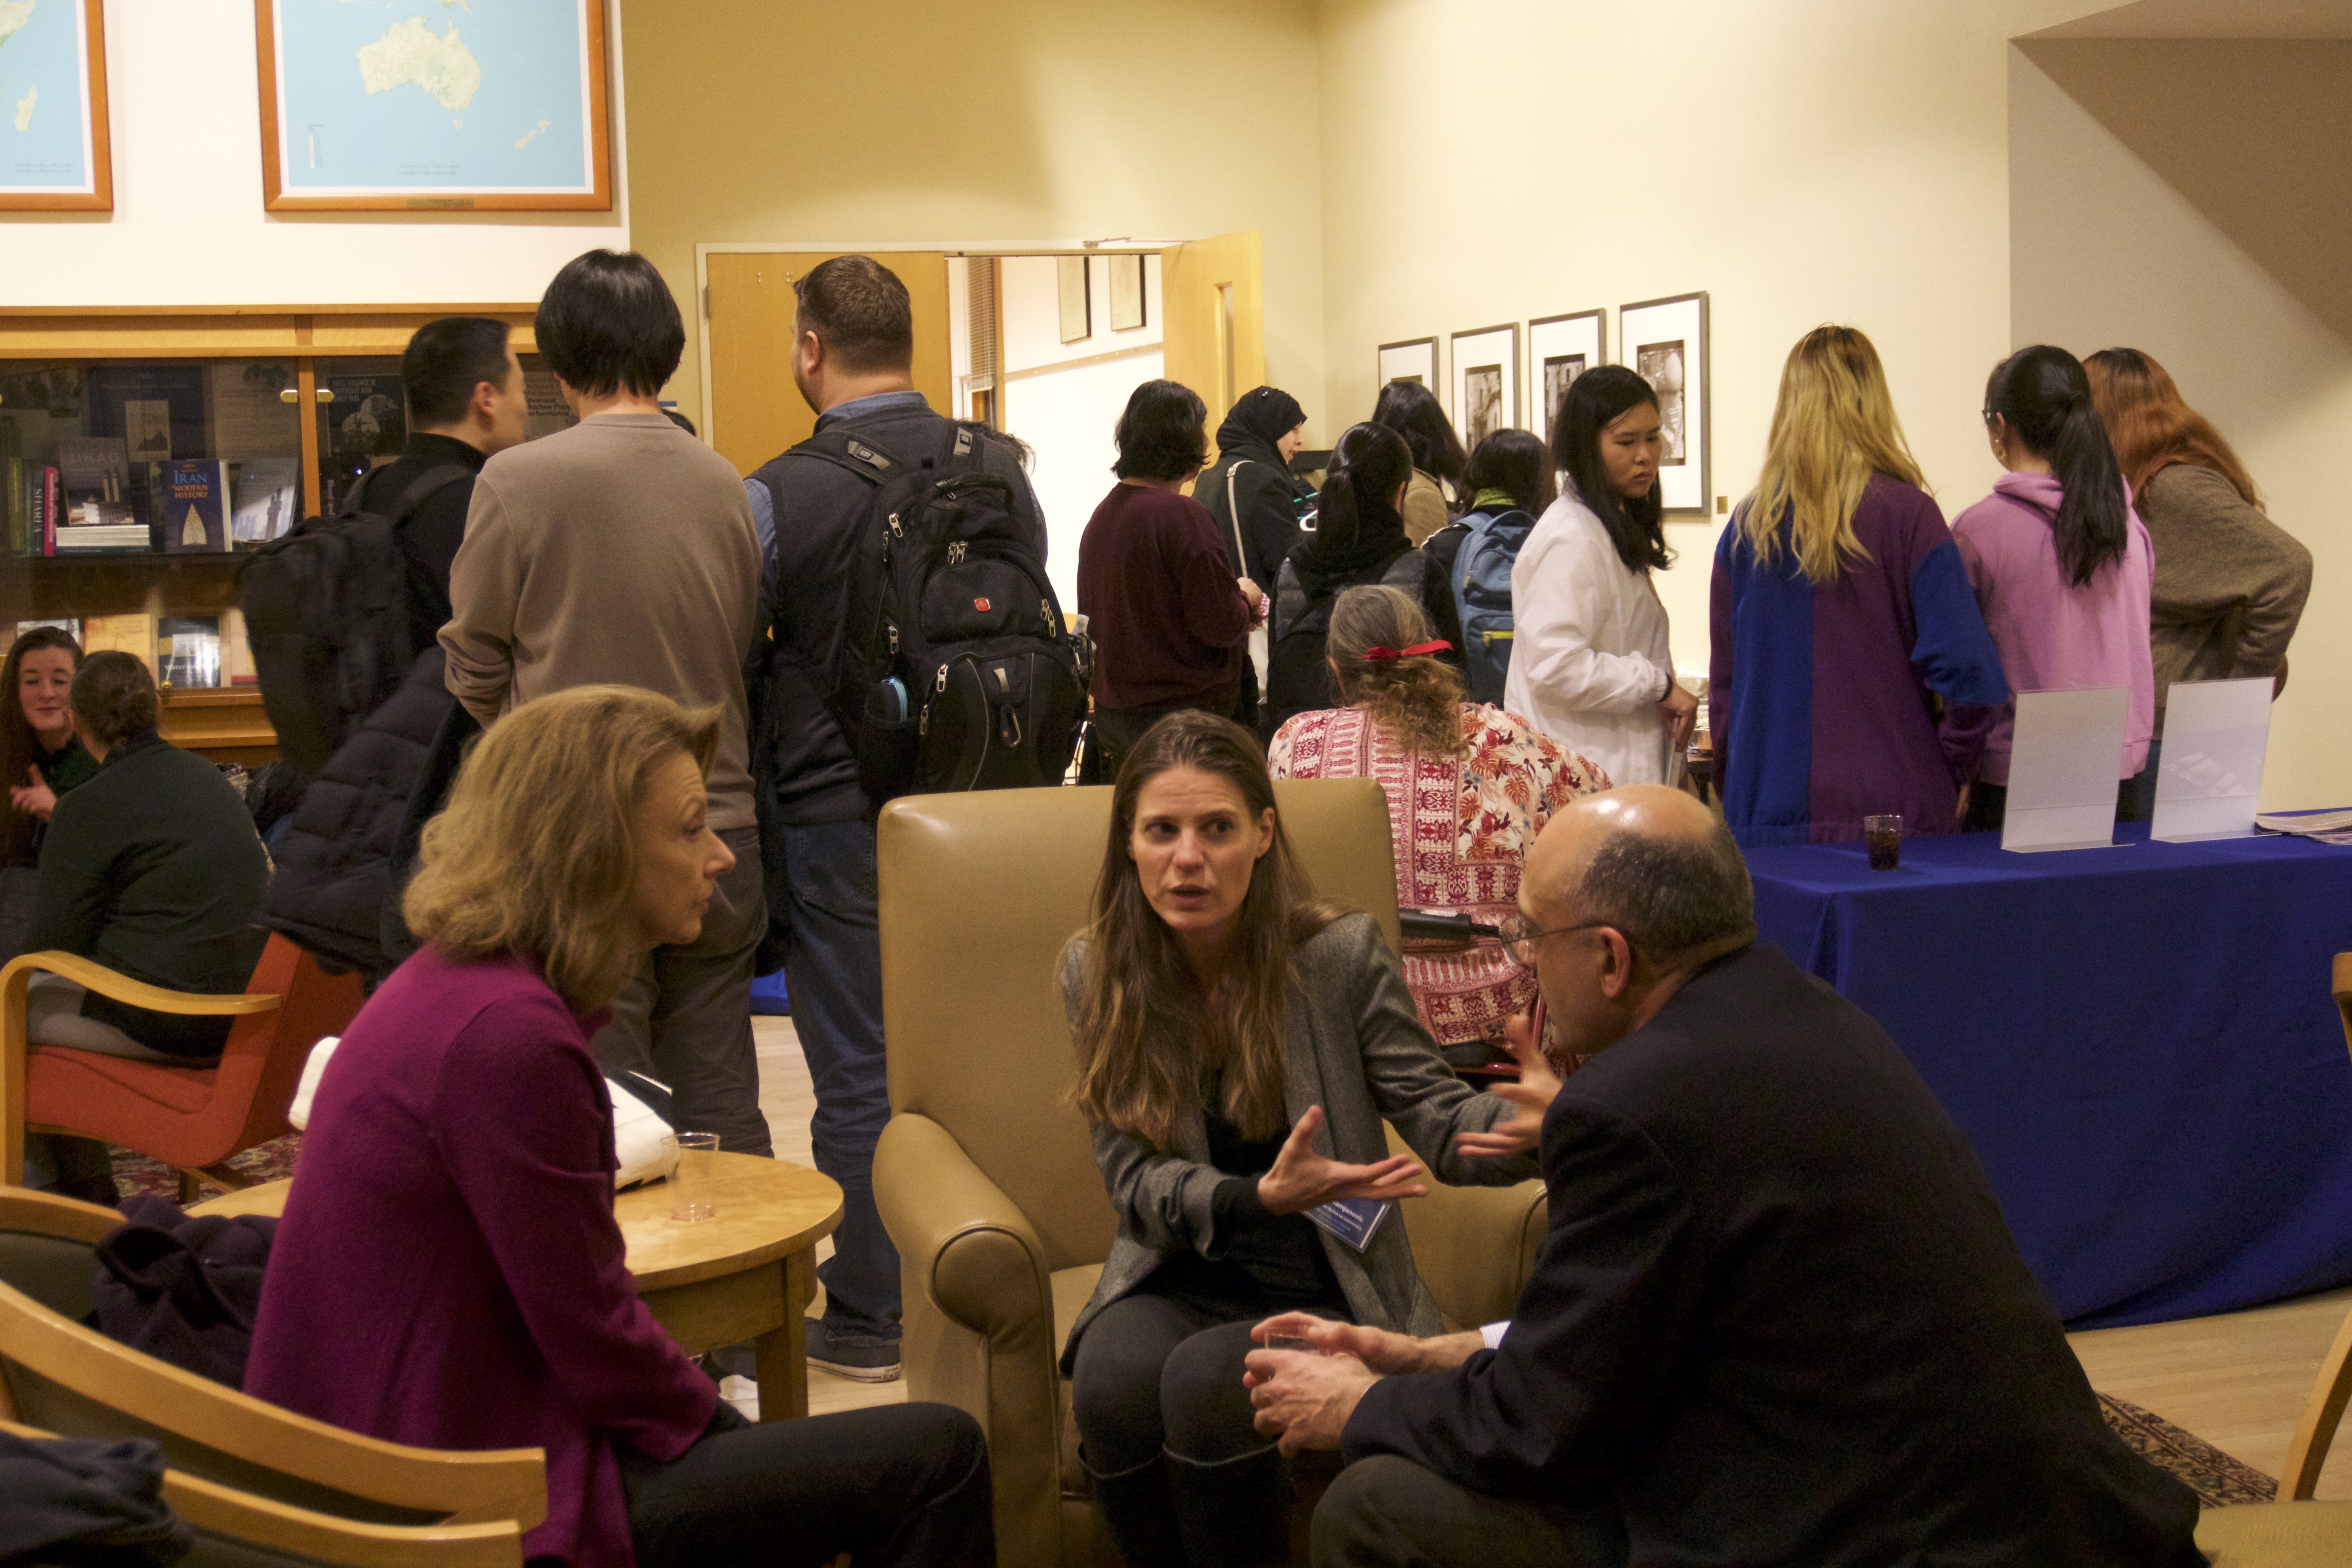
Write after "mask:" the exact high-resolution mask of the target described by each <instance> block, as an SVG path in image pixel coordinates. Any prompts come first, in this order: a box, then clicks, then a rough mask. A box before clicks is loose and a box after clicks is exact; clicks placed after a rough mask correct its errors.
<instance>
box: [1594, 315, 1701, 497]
mask: <svg viewBox="0 0 2352 1568" xmlns="http://www.w3.org/2000/svg"><path fill="white" fill-rule="evenodd" d="M1617 353H1618V355H1619V363H1622V364H1624V365H1625V366H1627V367H1628V368H1629V369H1631V370H1633V371H1634V372H1635V373H1636V374H1639V375H1641V376H1642V377H1643V379H1644V380H1646V381H1648V382H1649V383H1650V384H1651V385H1653V386H1654V387H1656V388H1657V390H1658V402H1659V407H1658V413H1659V415H1660V416H1661V418H1662V419H1663V420H1664V425H1665V430H1666V450H1665V455H1664V458H1662V459H1661V460H1660V462H1659V466H1658V497H1659V500H1661V501H1662V502H1663V503H1664V509H1665V514H1666V515H1667V516H1668V517H1701V518H1705V517H1712V516H1713V515H1715V512H1714V501H1713V497H1712V494H1711V491H1710V489H1709V486H1710V485H1711V484H1712V483H1713V475H1712V472H1711V469H1710V466H1709V464H1708V461H1707V445H1708V438H1709V437H1710V436H1711V434H1712V430H1711V428H1710V427H1711V426H1712V425H1713V423H1714V421H1713V420H1712V419H1711V418H1710V416H1709V409H1708V406H1707V368H1706V293H1705V292H1704V291H1701V292H1699V293H1696V294H1670V295H1668V296H1666V297H1665V298H1664V299H1661V300H1640V301H1638V302H1636V303H1634V304H1631V305H1620V306H1618V307H1617Z"/></svg>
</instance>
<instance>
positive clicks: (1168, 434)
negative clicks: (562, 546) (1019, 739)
mask: <svg viewBox="0 0 2352 1568" xmlns="http://www.w3.org/2000/svg"><path fill="white" fill-rule="evenodd" d="M1208 413H1209V411H1208V407H1207V405H1204V404H1203V403H1202V401H1201V399H1200V397H1199V395H1197V394H1195V393H1194V392H1193V391H1192V388H1190V387H1188V386H1183V385H1181V384H1178V383H1176V382H1172V381H1147V382H1145V383H1144V384H1142V385H1141V386H1139V387H1137V388H1136V389H1135V392H1134V394H1133V395H1131V396H1129V398H1128V400H1127V411H1126V412H1125V413H1123V414H1121V415H1120V416H1118V431H1117V432H1116V438H1117V440H1118V465H1117V467H1116V468H1115V469H1114V471H1115V472H1116V473H1117V474H1118V484H1116V485H1113V486H1112V487H1111V492H1110V494H1109V495H1108V496H1106V497H1104V498H1103V503H1102V505H1100V506H1098V507H1097V508H1095V514H1094V516H1093V517H1092V518H1091V519H1090V520H1088V521H1087V531H1086V536H1085V537H1084V538H1083V539H1081V540H1080V541H1079V542H1078V613H1079V614H1080V615H1083V616H1086V617H1087V634H1088V635H1089V636H1091V637H1093V638H1094V640H1095V674H1094V684H1093V686H1092V687H1091V688H1090V689H1089V695H1091V696H1092V697H1093V698H1094V703H1095V710H1094V734H1095V739H1096V744H1097V747H1098V748H1099V754H1100V759H1101V763H1102V773H1103V777H1105V778H1106V779H1108V778H1110V777H1112V776H1114V775H1116V774H1117V773H1118V764H1119V762H1120V760H1121V759H1122V758H1124V757H1125V756H1126V755H1127V753H1128V750H1129V748H1130V747H1132V746H1133V745H1134V744H1135V742H1136V741H1137V740H1138V739H1139V738H1140V737H1141V736H1142V734H1143V732H1144V731H1146V730H1149V729H1150V728H1151V726H1152V725H1153V724H1155V723H1157V722H1158V721H1160V719H1162V718H1164V717H1166V716H1167V715H1168V714H1171V713H1173V712H1176V711H1178V710H1180V709H1187V708H1198V709H1201V710H1204V711H1206V712H1210V713H1214V714H1216V715H1217V716H1218V717H1219V718H1223V719H1231V718H1234V717H1236V716H1237V715H1236V714H1235V712H1234V709H1235V706H1236V704H1237V702H1238V700H1239V699H1240V697H1241V691H1242V664H1243V661H1244V659H1245V658H1248V654H1247V652H1246V651H1245V650H1246V648H1247V646H1248V643H1249V635H1250V629H1251V628H1252V627H1254V626H1256V625H1257V624H1258V622H1260V621H1261V620H1264V619H1265V613H1266V611H1267V609H1268V608H1270V607H1271V606H1270V605H1268V604H1267V603H1266V598H1265V594H1264V593H1263V592H1261V591H1260V589H1259V588H1258V585H1257V584H1255V583H1253V582H1251V581H1250V580H1249V579H1248V578H1246V577H1236V576H1234V560H1233V556H1232V554H1231V552H1228V551H1227V550H1226V549H1225V541H1224V532H1223V530H1222V529H1220V528H1219V527H1218V526H1217V520H1216V519H1215V518H1213V517H1212V516H1210V515H1209V509H1208V508H1206V507H1204V506H1202V504H1201V503H1200V502H1199V501H1196V500H1193V499H1192V497H1190V496H1188V495H1185V494H1184V493H1183V487H1184V486H1185V485H1186V484H1187V483H1189V482H1190V481H1191V479H1192V476H1193V475H1195V474H1197V473H1199V472H1200V471H1201V468H1202V464H1204V463H1206V462H1207V461H1208V460H1209V444H1208V438H1207V437H1206V436H1205V435H1204V434H1203V433H1202V431H1203V424H1204V421H1206V419H1207V418H1208Z"/></svg>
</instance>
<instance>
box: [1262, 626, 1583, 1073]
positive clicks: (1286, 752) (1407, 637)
mask: <svg viewBox="0 0 2352 1568" xmlns="http://www.w3.org/2000/svg"><path fill="white" fill-rule="evenodd" d="M1435 637H1436V633H1435V632H1434V631H1433V629H1432V628H1431V626H1430V624H1429V617H1428V616H1427V615H1425V614H1424V613H1423V610H1422V607H1421V606H1420V605H1416V604H1414V603H1413V602H1412V599H1410V598H1408V597H1407V596H1406V595H1403V594H1401V593H1399V592H1397V590H1395V589H1394V588H1378V587H1374V588H1350V589H1349V590H1348V591H1347V592H1346V593H1344V594H1342V595H1339V602H1338V603H1336V604H1335V605H1332V606H1331V636H1330V639H1329V641H1328V643H1327V644H1326V645H1325V646H1326V647H1328V649H1329V650H1330V661H1331V679H1332V680H1333V681H1334V682H1336V683H1337V685H1338V687H1339V700H1340V702H1341V703H1343V704H1344V706H1342V707H1339V708H1325V709H1320V710H1317V711H1315V712H1312V713H1301V714H1299V715H1298V716H1297V718H1295V719H1293V720H1291V721H1289V722H1288V723H1286V724H1285V725H1283V727H1282V728H1281V729H1280V730H1278V731H1276V733H1275V737H1274V744H1273V746H1272V747H1270V748H1269V749H1268V750H1267V752H1266V765H1267V767H1268V768H1269V769H1270V770H1271V771H1272V773H1273V774H1274V776H1275V777H1276V778H1278V779H1284V778H1297V779H1317V778H1322V779H1329V778H1368V779H1377V780H1378V781H1380V784H1381V788H1382V790H1384V791H1385V792H1386V793H1387V795H1388V799H1389V838H1390V842H1391V847H1393V849H1394V850H1395V853H1396V879H1397V899H1398V900H1399V901H1400V902H1402V903H1404V904H1407V905H1409V906H1413V907H1417V908H1420V909H1423V910H1453V911H1459V912H1461V913H1465V914H1467V915H1469V916H1470V917H1471V918H1472V919H1473V920H1475V921H1481V922H1483V923H1487V924H1494V923H1498V922H1500V921H1507V920H1510V919H1512V918H1514V917H1515V916H1516V915H1517V912H1518V897H1519V866H1520V863H1521V862H1522V861H1524V860H1525V859H1526V858H1527V853H1528V850H1529V849H1531V848H1533V847H1535V842H1536V835H1537V834H1538V833H1540V832H1542V831H1543V826H1544V824H1545V823H1547V822H1549V821H1550V820H1551V814H1552V813H1553V812H1555V811H1558V810H1559V808H1560V807H1561V806H1564V805H1567V804H1568V803H1569V802H1570V801H1571V800H1573V799H1575V798H1576V797H1577V796H1578V795H1597V794H1599V793H1600V792H1601V791H1602V790H1604V789H1607V788H1608V787H1609V775H1608V774H1607V773H1602V772H1601V770H1600V769H1599V768H1598V767H1596V766H1594V765H1593V764H1592V763H1590V762H1587V761H1586V760H1585V759H1584V758H1582V757H1580V756H1579V755H1577V754H1576V753H1575V752H1571V751H1569V750H1568V749H1566V748H1565V747H1563V746H1561V745H1560V744H1559V742H1557V741H1554V740H1553V739H1551V737H1549V735H1545V734H1543V733H1541V732H1540V731H1538V730H1537V729H1536V727H1535V726H1534V725H1532V724H1530V723H1528V721H1526V720H1525V719H1522V718H1520V717H1518V716H1517V714H1515V713H1506V712H1505V711H1503V710H1501V709H1500V708H1495V707H1490V706H1489V705H1487V704H1486V703H1483V702H1469V701H1465V700H1464V698H1463V689H1462V686H1463V681H1462V672H1461V671H1460V670H1458V669H1455V668H1454V667H1453V666H1451V665H1449V664H1444V663H1442V662H1441V661H1440V660H1439V659H1438V658H1437V657H1436V656H1437V654H1438V653H1439V652H1440V651H1442V648H1441V645H1439V644H1438V643H1437V642H1436V641H1435V640H1434V639H1435ZM1419 945H1420V944H1416V946H1419ZM1404 983H1405V985H1406V986H1407V988H1408V989H1410V990H1411V991H1412V1004H1413V1007H1414V1009H1415V1010H1416V1012H1417V1013H1418V1014H1419V1016H1420V1019H1421V1026H1422V1027H1423V1028H1424V1029H1427V1030H1428V1031H1429V1032H1430V1034H1431V1035H1432V1036H1433V1037H1435V1038H1436V1040H1437V1043H1438V1045H1439V1047H1441V1048H1445V1049H1446V1050H1447V1055H1448V1058H1449V1059H1457V1053H1456V1052H1455V1051H1454V1050H1453V1049H1452V1047H1469V1050H1468V1055H1467V1058H1466V1061H1465V1063H1464V1065H1468V1063H1470V1062H1476V1061H1480V1060H1483V1059H1485V1058H1486V1052H1485V1051H1484V1050H1482V1049H1480V1048H1478V1047H1479V1046H1480V1044H1481V1043H1482V1042H1483V1043H1485V1044H1487V1045H1492V1046H1495V1047H1500V1046H1502V1044H1503V1026H1504V1023H1505V1021H1506V1020H1507V1019H1508V1018H1509V1017H1510V1016H1512V1015H1513V1014H1515V1013H1522V1012H1525V1011H1526V1010H1527V1009H1528V1008H1529V1007H1531V1006H1533V1005H1535V999H1536V977H1535V975H1534V974H1533V973H1531V972H1529V971H1528V970H1525V969H1522V968H1520V967H1519V966H1518V965H1517V964H1516V963H1512V962H1511V961H1510V959H1509V957H1508V956H1507V954H1506V953H1505V952H1504V951H1503V948H1502V945H1501V944H1500V943H1499V942H1492V941H1489V942H1485V943H1482V944H1474V945H1469V946H1466V947H1456V948H1454V949H1453V950H1450V951H1449V950H1445V949H1443V948H1440V949H1435V950H1430V951H1412V950H1409V951H1407V952H1406V953H1405V955H1404Z"/></svg>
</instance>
